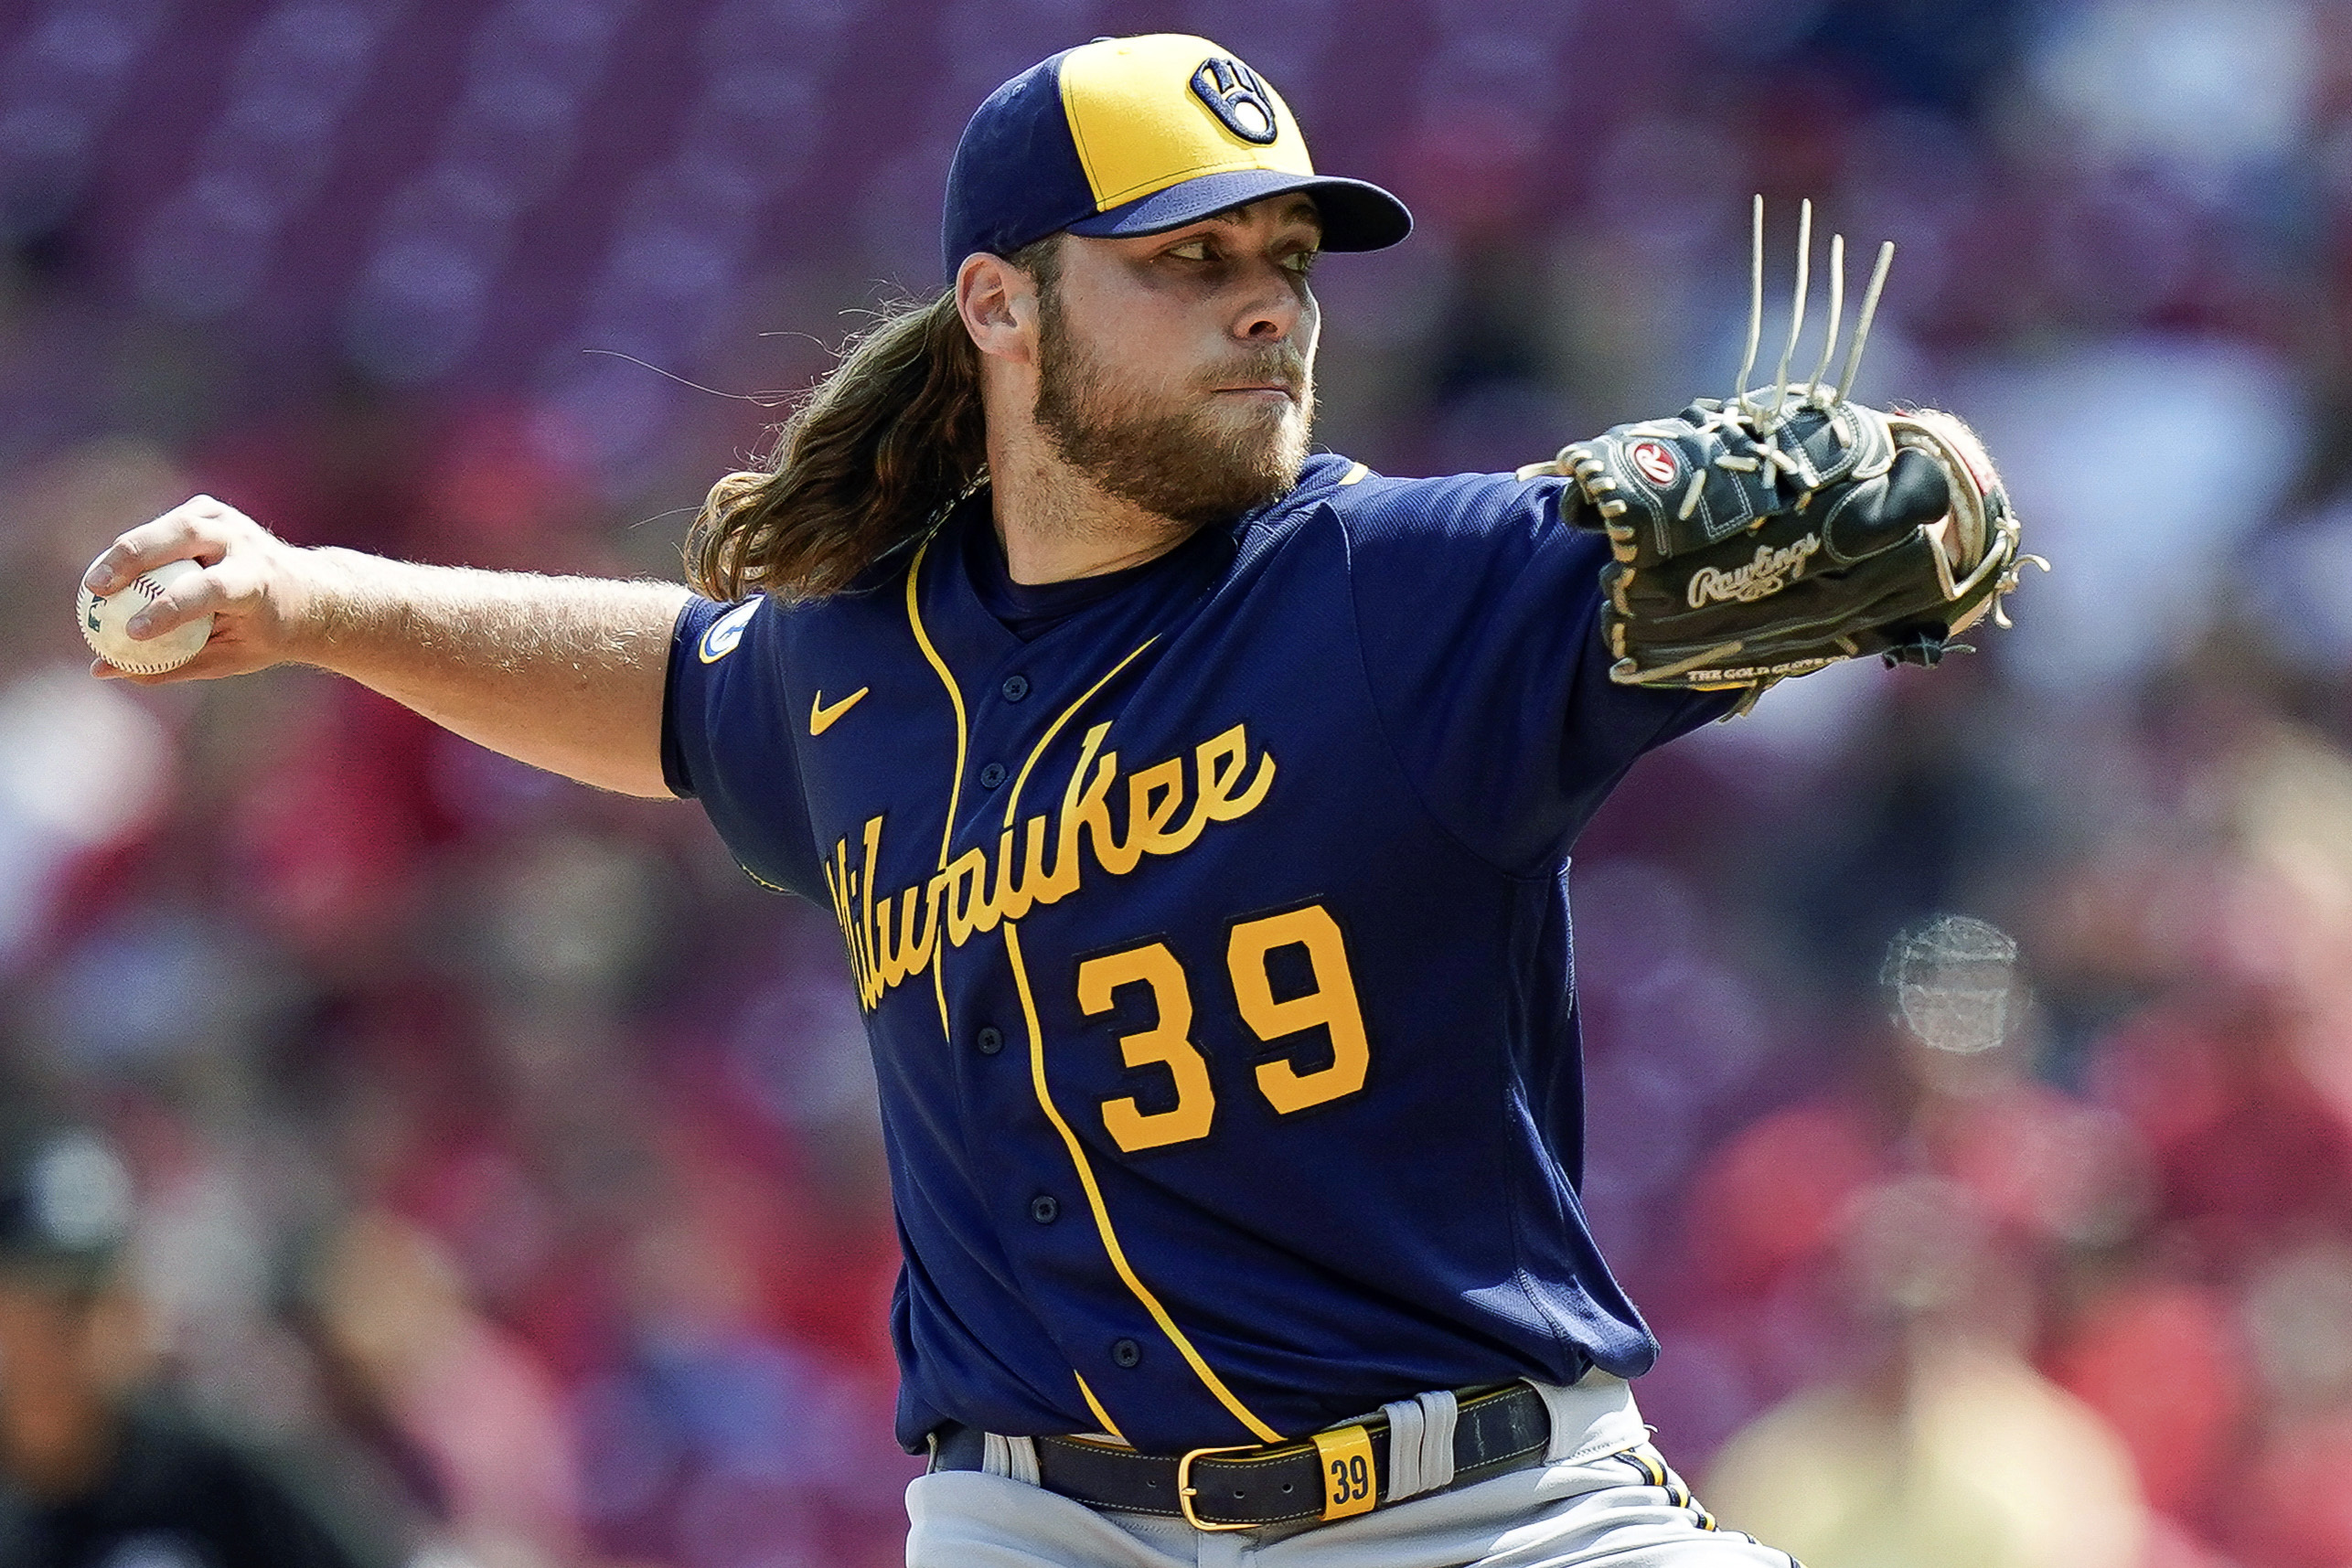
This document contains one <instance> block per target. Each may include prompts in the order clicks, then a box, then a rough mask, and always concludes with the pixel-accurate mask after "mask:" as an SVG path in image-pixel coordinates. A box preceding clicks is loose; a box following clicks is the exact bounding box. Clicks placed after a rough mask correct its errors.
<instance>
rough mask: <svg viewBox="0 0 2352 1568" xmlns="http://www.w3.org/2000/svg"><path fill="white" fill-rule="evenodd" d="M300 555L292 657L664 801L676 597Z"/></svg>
mask: <svg viewBox="0 0 2352 1568" xmlns="http://www.w3.org/2000/svg"><path fill="white" fill-rule="evenodd" d="M305 554H306V555H307V556H308V557H309V558H310V562H309V564H310V565H311V567H312V572H311V573H310V574H309V575H311V576H312V577H313V579H314V586H313V588H312V592H314V593H315V605H314V607H313V610H312V613H311V614H310V615H309V616H308V617H306V620H307V622H308V627H309V629H308V630H307V631H306V632H305V634H304V635H301V636H299V637H297V638H294V639H292V640H291V641H290V644H289V646H288V648H287V650H286V652H287V656H288V657H289V658H290V659H293V660H294V661H296V662H300V663H304V664H310V665H315V666H317V667H319V668H321V669H326V670H331V671H333V672H334V673H335V674H337V675H341V676H347V677H349V678H351V679H353V680H356V681H358V682H359V683H360V684H361V685H363V686H366V687H369V688H372V689H374V690H376V691H380V692H381V693H383V694H384V695H385V696H387V697H389V698H391V699H393V700H394V701H397V702H400V703H402V704H405V705H406V706H408V707H410V708H412V709H416V710H417V711H418V712H419V713H422V714H423V715H424V716H425V717H426V718H428V719H431V720H433V721H434V722H435V723H438V724H441V725H443V726H444V727H445V728H447V729H449V730H451V731H455V732H456V733H457V734H460V735H463V736H465V738H466V739H467V740H469V741H476V742H477V743H478V744H481V745H484V746H487V747H489V748H490V749H491V750H492V751H495V752H503V753H505V754H506V755H508V756H510V757H514V758H517V759H519V760H520V761H522V762H526V763H530V764H532V765H533V766H535V767H541V768H545V769H547V770H548V771H549V772H551V773H561V774H563V775H565V776H566V777H569V778H574V779H579V780H581V781H582V782H583V783H586V784H595V785H597V786H599V787H601V788H604V789H611V790H618V791H621V792H623V793H625V794H628V795H668V787H667V785H666V784H664V783H663V780H662V776H661V704H662V685H663V677H664V673H665V671H666V670H667V668H668V656H669V638H670V631H671V628H672V627H673V626H674V625H675V624H676V623H677V620H678V613H679V609H680V608H681V607H682V606H683V605H684V604H685V603H686V598H687V593H686V590H685V589H683V588H681V587H679V586H678V585H676V584H674V583H666V582H649V581H636V582H622V581H606V580H602V579H596V578H584V577H544V576H540V575H538V574H535V573H529V572H498V571H471V570H467V569H464V568H456V567H439V566H416V565H412V564H410V563H408V562H405V561H395V560H383V559H381V558H379V557H376V556H369V555H361V554H358V552H356V551H351V550H343V549H321V550H313V551H306V552H305Z"/></svg>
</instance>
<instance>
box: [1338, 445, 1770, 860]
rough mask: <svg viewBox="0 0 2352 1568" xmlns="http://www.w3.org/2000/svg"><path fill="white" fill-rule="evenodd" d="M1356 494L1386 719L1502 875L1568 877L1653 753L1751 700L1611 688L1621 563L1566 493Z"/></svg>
mask: <svg viewBox="0 0 2352 1568" xmlns="http://www.w3.org/2000/svg"><path fill="white" fill-rule="evenodd" d="M1358 488H1359V491H1360V493H1359V494H1355V495H1349V494H1348V493H1347V492H1344V491H1342V492H1341V493H1340V495H1341V498H1340V499H1338V500H1336V501H1335V502H1334V505H1335V506H1336V507H1337V508H1338V509H1339V511H1340V515H1341V517H1342V525H1343V527H1344V528H1345V530H1346V533H1347V539H1348V550H1349V572H1350V578H1351V587H1352V592H1353V594H1354V598H1355V609H1356V621H1357V629H1358V633H1359V637H1360V641H1361V644H1362V646H1363V655H1364V667H1365V674H1366V676H1367V677H1368V679H1369V681H1370V683H1371V686H1372V691H1373V699H1374V707H1375V708H1376V709H1377V710H1378V711H1379V713H1380V714H1381V717H1382V721H1383V723H1384V726H1385V728H1386V730H1387V732H1388V740H1389V742H1390V744H1391V745H1392V746H1393V747H1394V748H1395V752H1396V753H1397V755H1398V758H1399V761H1400V763H1402V765H1403V766H1404V768H1405V771H1406V774H1407V776H1408V777H1409V778H1411V779H1412V781H1413V783H1414V784H1415V787H1416V788H1417V789H1418V790H1419V791H1420V792H1421V795H1422V799H1423V802H1424V804H1425V805H1427V808H1428V810H1429V811H1430V812H1431V813H1432V814H1433V815H1434V816H1437V818H1438V820H1439V821H1440V822H1441V823H1442V824H1443V825H1444V826H1445V827H1446V828H1447V829H1448V831H1449V832H1450V833H1452V834H1453V835H1454V837H1457V838H1458V839H1459V840H1461V841H1462V842H1463V843H1464V844H1466V845H1467V846H1469V847H1470V848H1471V849H1472V850H1473V851H1475V852H1476V853H1478V854H1479V855H1481V857H1483V858H1484V859H1487V860H1488V861H1490V862H1491V863H1492V864H1493V865H1495V866H1497V867H1499V868H1501V869H1505V870H1508V871H1511V872H1513V873H1514V874H1522V875H1532V874H1534V873H1536V872H1538V871H1540V870H1542V869H1545V868H1546V867H1547V866H1549V865H1552V864H1556V862H1557V861H1558V859H1560V858H1561V857H1562V856H1564V855H1565V854H1566V852H1567V849H1568V846H1569V845H1570V844H1571V843H1572V842H1574V840H1575V838H1576V836H1577V833H1578V832H1579V831H1581V830H1582V828H1583V827H1584V825H1585V824H1586V823H1587V822H1588V820H1590V818H1591V817H1592V815H1593V813H1594V812H1595V811H1597V810H1598V808H1599V806H1600V804H1601V802H1602V801H1603V800H1604V799H1606V798H1607V797H1608V795H1609V791H1610V790H1611V789H1612V788H1614V787H1615V785H1616V784H1617V782H1618V781H1619V780H1620V779H1621V778H1623V777H1624V776H1625V773H1626V770H1627V769H1629V768H1630V767H1631V766H1632V765H1633V763H1634V762H1635V761H1636V760H1637V759H1638V758H1639V757H1640V756H1641V753H1642V752H1646V751H1648V750H1649V749H1650V748H1652V746H1656V745H1658V744H1660V743H1662V742H1663V741H1668V740H1671V739H1673V737H1675V736H1677V735H1680V734H1683V733H1684V732H1685V731H1690V730H1692V729H1695V728H1696V727H1697V726H1699V725H1700V724H1703V723H1705V721H1707V720H1710V719H1713V718H1716V717H1718V716H1719V715H1721V714H1723V713H1725V712H1727V711H1728V710H1729V709H1730V707H1731V706H1732V704H1733V702H1734V701H1735V700H1736V699H1737V693H1720V692H1687V691H1660V690H1653V689H1651V688H1645V687H1628V686H1619V685H1617V684H1616V683H1615V682H1613V681H1611V680H1610V679H1609V663H1610V660H1609V654H1608V651H1607V649H1606V647H1605V646H1604V645H1603V643H1602V640H1601V631H1600V569H1601V566H1602V565H1603V564H1604V563H1605V562H1606V561H1607V560H1608V559H1609V549H1608V545H1607V542H1606V541H1605V540H1604V539H1601V538H1600V537H1598V536H1597V535H1594V534H1590V533H1586V532H1583V531H1581V530H1579V529H1577V528H1574V527H1572V526H1571V525H1569V524H1568V523H1567V522H1566V521H1565V520H1564V519H1563V518H1562V517H1561V494H1562V491H1563V489H1564V488H1565V482H1563V481H1561V480H1557V479H1537V480H1529V481H1524V482H1523V481H1520V480H1517V479H1514V478H1513V477H1512V476H1511V475H1459V476H1456V477H1453V478H1449V479H1427V480H1381V479H1374V480H1372V481H1370V482H1368V483H1366V484H1364V485H1361V486H1360V487H1358Z"/></svg>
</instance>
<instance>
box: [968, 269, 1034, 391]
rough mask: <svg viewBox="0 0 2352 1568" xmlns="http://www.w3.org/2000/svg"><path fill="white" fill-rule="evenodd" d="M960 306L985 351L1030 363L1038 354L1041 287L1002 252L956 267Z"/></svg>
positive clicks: (1015, 362) (978, 342)
mask: <svg viewBox="0 0 2352 1568" xmlns="http://www.w3.org/2000/svg"><path fill="white" fill-rule="evenodd" d="M956 309H957V314H959V315H962V316H963V318H964V330H965V331H967V332H968V333H970V334H971V335H972V341H973V343H975V344H976V345H978V347H979V350H980V352H981V353H983V354H987V355H990V356H993V357H996V358H999V359H1006V360H1010V361H1011V362H1013V363H1014V364H1019V365H1026V364H1029V363H1030V362H1032V360H1033V359H1034V358H1035V357H1036V352H1037V286H1036V284H1035V283H1033V282H1032V280H1031V278H1030V276H1029V274H1028V273H1026V272H1022V271H1021V269H1020V268H1018V267H1016V266H1014V265H1013V264H1012V263H1011V262H1010V261H1006V260H1005V259H1004V258H1003V257H1001V256H991V255H989V254H988V253H987V252H985V251H979V252H975V253H974V254H972V255H969V256H967V257H965V258H964V264H963V265H962V266H961V267H958V268H957V269H956Z"/></svg>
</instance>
